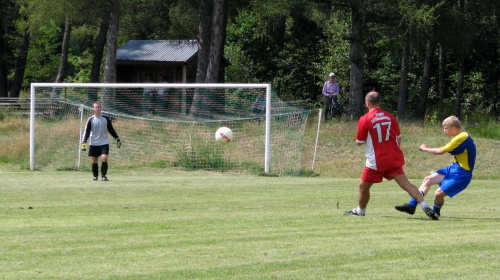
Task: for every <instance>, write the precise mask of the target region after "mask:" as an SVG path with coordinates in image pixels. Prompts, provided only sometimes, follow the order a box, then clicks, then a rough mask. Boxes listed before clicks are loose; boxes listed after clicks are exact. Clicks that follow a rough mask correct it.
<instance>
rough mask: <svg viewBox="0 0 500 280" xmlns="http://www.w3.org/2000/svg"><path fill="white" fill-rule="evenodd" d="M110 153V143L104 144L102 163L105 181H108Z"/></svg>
mask: <svg viewBox="0 0 500 280" xmlns="http://www.w3.org/2000/svg"><path fill="white" fill-rule="evenodd" d="M108 154H109V145H104V146H102V164H101V177H102V180H103V181H108V177H106V175H107V174H108Z"/></svg>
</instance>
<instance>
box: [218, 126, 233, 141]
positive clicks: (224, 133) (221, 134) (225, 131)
mask: <svg viewBox="0 0 500 280" xmlns="http://www.w3.org/2000/svg"><path fill="white" fill-rule="evenodd" d="M215 140H216V141H217V142H220V143H222V144H228V143H230V142H231V141H233V132H232V131H231V129H229V128H228V127H225V126H223V127H219V129H217V131H216V132H215Z"/></svg>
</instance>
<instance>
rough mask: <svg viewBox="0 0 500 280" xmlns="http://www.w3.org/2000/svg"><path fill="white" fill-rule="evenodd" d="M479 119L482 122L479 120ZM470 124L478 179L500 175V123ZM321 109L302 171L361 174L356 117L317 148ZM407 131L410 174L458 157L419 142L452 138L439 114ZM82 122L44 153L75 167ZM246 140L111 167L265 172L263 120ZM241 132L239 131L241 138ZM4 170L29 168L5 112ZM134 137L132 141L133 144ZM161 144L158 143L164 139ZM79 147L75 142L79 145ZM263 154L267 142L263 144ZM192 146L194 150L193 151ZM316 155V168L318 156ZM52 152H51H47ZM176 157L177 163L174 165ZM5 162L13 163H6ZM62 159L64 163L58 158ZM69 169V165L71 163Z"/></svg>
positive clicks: (60, 132) (405, 126) (328, 129)
mask: <svg viewBox="0 0 500 280" xmlns="http://www.w3.org/2000/svg"><path fill="white" fill-rule="evenodd" d="M476 123H477V125H476ZM463 124H464V129H465V130H467V131H468V132H470V133H471V135H472V137H473V138H474V141H475V143H476V145H477V151H478V152H477V162H476V169H475V171H474V177H475V178H476V179H498V178H500V161H498V160H497V158H496V155H497V152H496V150H497V149H498V146H499V145H500V136H498V134H499V133H500V124H499V123H498V122H496V121H495V120H493V119H485V120H478V121H471V120H466V121H464V122H463ZM317 125H318V123H317V114H315V113H313V114H311V115H310V116H309V119H308V123H307V125H306V131H305V135H304V143H303V149H302V170H303V171H304V172H303V174H309V175H310V174H316V175H319V176H325V177H337V178H359V177H360V175H361V172H362V169H363V167H364V163H365V155H364V146H361V147H358V146H357V145H356V144H355V135H356V129H357V124H356V122H355V121H345V120H340V121H339V120H333V121H329V122H326V123H322V124H321V129H320V133H319V139H318V146H317V147H316V149H315V144H316V135H317ZM400 126H401V131H402V135H403V144H402V149H403V152H404V154H405V160H406V165H405V166H404V169H405V172H406V174H407V175H408V177H410V178H418V179H422V178H424V177H425V176H426V175H427V174H429V172H430V171H433V170H436V169H438V168H442V167H444V166H446V165H449V164H450V163H451V162H452V160H453V159H452V157H451V156H450V155H449V154H445V155H443V156H434V155H430V154H428V153H422V152H420V151H419V150H418V147H419V146H420V145H421V144H423V143H425V144H427V145H429V146H433V147H441V146H442V145H444V144H445V143H447V142H448V141H449V140H450V139H449V138H448V137H447V136H446V135H444V133H443V131H442V127H441V123H440V121H438V120H437V119H435V120H432V121H427V122H425V123H418V122H401V123H400ZM74 127H78V125H77V124H76V123H75V124H68V125H66V126H59V127H52V128H51V129H50V130H46V131H45V132H43V131H42V132H41V134H40V135H39V136H38V138H39V139H43V138H47V139H48V137H46V136H44V134H43V133H50V134H51V135H56V136H57V137H56V139H57V141H58V142H53V141H50V143H43V144H41V145H40V146H38V147H37V148H39V150H38V152H39V153H41V154H40V156H38V158H39V159H40V160H43V159H44V158H52V160H53V159H54V157H53V155H57V154H60V155H61V156H60V157H59V158H58V160H59V161H63V160H67V161H68V163H67V165H68V166H74V165H75V161H76V158H77V154H76V149H77V148H78V147H76V146H75V145H74V144H72V143H74V142H75V141H77V140H76V139H75V140H74V141H72V142H70V141H65V140H67V137H68V135H71V136H72V137H78V135H77V134H76V133H74V132H72V131H70V129H71V128H74ZM130 127H131V128H130V130H131V131H132V132H131V135H132V136H130V137H133V135H136V134H137V137H138V139H141V138H140V137H142V136H141V135H142V133H144V130H145V128H144V127H141V126H137V125H136V126H134V125H130ZM246 130H247V132H246V134H245V139H249V140H248V141H246V142H245V144H244V145H242V146H237V145H228V146H226V147H224V148H222V147H218V149H219V150H216V153H213V152H211V151H209V150H208V149H205V147H204V146H203V143H195V144H196V145H193V143H173V144H172V145H170V146H168V147H167V148H168V149H167V150H168V151H169V153H168V157H169V158H164V157H165V154H161V155H160V154H159V153H157V152H155V151H158V150H157V148H154V147H153V146H151V147H150V149H149V150H147V151H146V150H145V151H144V152H145V153H146V152H147V156H143V157H142V158H141V162H142V161H143V160H144V159H146V158H147V159H148V160H150V164H149V165H146V164H144V163H137V159H136V158H133V157H132V156H131V155H130V153H126V152H124V149H122V150H121V151H119V152H118V151H116V150H114V152H113V153H114V154H113V155H112V156H111V160H114V163H113V164H112V165H111V166H110V167H111V169H112V170H113V169H115V170H120V169H136V170H137V169H141V168H142V169H144V167H147V168H148V169H149V170H148V171H147V172H164V171H165V170H166V169H171V168H174V169H176V168H179V167H182V168H187V169H193V168H196V167H197V166H200V165H206V163H207V162H212V161H213V164H214V166H220V167H222V168H221V170H224V171H226V170H231V171H233V172H236V173H241V172H245V173H252V174H257V173H260V172H262V167H259V164H261V162H262V160H263V159H261V158H252V157H251V156H250V155H246V148H247V146H245V145H254V144H255V143H256V142H257V140H255V137H256V136H255V135H254V134H256V132H257V131H259V132H260V131H261V130H263V126H259V124H258V123H251V124H249V125H248V126H247V127H246ZM171 131H175V129H173V128H170V127H165V132H164V133H161V134H160V137H161V139H157V140H158V143H163V142H165V141H164V139H169V133H172V132H171ZM238 136H241V135H236V137H238ZM0 141H1V142H0V143H2V145H0V170H1V169H4V170H6V169H8V170H12V169H13V167H12V166H15V169H24V170H26V169H29V122H28V120H27V119H26V118H20V117H11V116H9V117H5V118H4V119H2V120H0ZM131 142H132V140H129V141H128V142H127V144H128V145H130V144H131ZM277 142H282V144H275V146H276V145H281V146H282V147H281V150H280V152H286V150H287V146H286V142H287V140H286V139H283V140H282V141H277ZM158 143H157V144H158ZM73 146H75V147H73ZM261 148H262V154H263V149H264V146H263V145H262V147H261ZM190 149H191V150H190ZM224 150H227V151H229V150H230V151H231V154H233V153H234V154H237V155H238V156H241V157H242V158H243V159H244V160H245V163H238V164H240V165H241V166H242V168H243V169H244V170H234V168H233V169H232V168H231V166H234V165H235V164H234V162H233V161H234V160H233V159H232V158H228V157H226V156H224ZM314 152H316V155H315V162H314V170H312V171H311V169H312V166H313V162H312V161H313V158H314ZM45 155H47V156H45ZM172 162H173V164H172ZM5 163H9V164H8V165H6V164H5ZM58 163H60V162H58ZM89 166H90V165H89V164H83V166H82V167H81V168H82V169H83V170H85V171H89V169H90V167H89ZM68 169H69V168H68Z"/></svg>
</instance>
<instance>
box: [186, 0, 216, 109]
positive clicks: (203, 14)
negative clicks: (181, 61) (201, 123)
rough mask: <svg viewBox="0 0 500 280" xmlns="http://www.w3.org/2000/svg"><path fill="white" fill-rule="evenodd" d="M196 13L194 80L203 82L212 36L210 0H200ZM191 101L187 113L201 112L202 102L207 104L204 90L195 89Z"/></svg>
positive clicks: (205, 77)
mask: <svg viewBox="0 0 500 280" xmlns="http://www.w3.org/2000/svg"><path fill="white" fill-rule="evenodd" d="M198 12H199V14H198V66H197V69H196V82H197V83H205V82H206V80H207V71H208V64H209V56H210V46H211V38H212V35H211V34H212V14H213V5H212V0H200V9H199V11H198ZM193 95H194V96H193V102H192V103H191V108H190V109H189V115H190V116H191V117H194V116H195V115H197V114H199V113H202V112H201V111H202V106H203V104H207V103H208V100H207V98H208V97H207V95H206V92H205V91H202V90H199V89H197V90H195V91H194V93H193Z"/></svg>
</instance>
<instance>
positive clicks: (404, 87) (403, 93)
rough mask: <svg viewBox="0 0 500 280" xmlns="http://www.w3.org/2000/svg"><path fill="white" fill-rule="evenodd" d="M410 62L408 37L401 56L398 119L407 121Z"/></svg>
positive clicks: (405, 39)
mask: <svg viewBox="0 0 500 280" xmlns="http://www.w3.org/2000/svg"><path fill="white" fill-rule="evenodd" d="M409 61H410V38H409V37H408V36H406V37H405V38H404V40H403V51H402V54H401V79H400V80H399V99H398V118H399V119H400V120H403V119H405V114H406V101H407V100H408V65H409Z"/></svg>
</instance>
